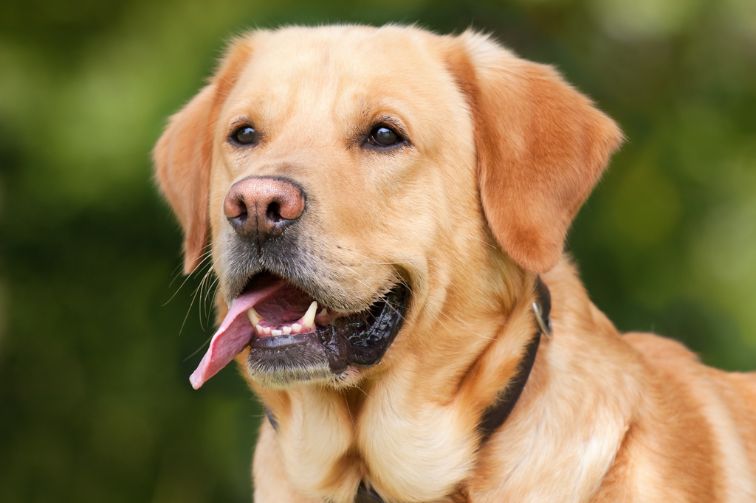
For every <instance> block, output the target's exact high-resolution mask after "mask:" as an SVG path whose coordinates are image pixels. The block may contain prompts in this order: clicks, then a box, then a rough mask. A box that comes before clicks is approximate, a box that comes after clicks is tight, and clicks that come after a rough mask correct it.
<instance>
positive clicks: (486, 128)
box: [447, 31, 622, 272]
mask: <svg viewBox="0 0 756 503" xmlns="http://www.w3.org/2000/svg"><path fill="white" fill-rule="evenodd" d="M448 42H450V43H449V45H448V46H447V47H448V52H447V63H448V65H449V69H450V71H451V72H452V74H453V75H454V77H455V79H456V80H457V83H458V85H459V86H460V88H461V89H462V91H463V92H464V93H465V95H466V97H467V99H468V103H469V105H470V108H471V112H472V115H473V121H474V127H475V143H476V149H477V155H478V179H479V187H480V198H481V202H482V206H483V211H484V213H485V217H486V219H487V221H488V225H489V226H490V228H491V231H492V233H493V235H494V237H495V238H496V240H497V241H498V243H499V245H500V246H501V247H502V249H503V250H504V251H505V252H506V253H507V254H508V255H509V256H510V257H511V258H512V259H513V260H514V261H515V262H517V263H518V264H519V265H520V266H522V267H523V268H525V269H527V270H529V271H534V272H544V271H546V270H548V269H550V268H551V267H553V266H554V264H556V262H557V261H558V260H559V257H560V256H561V254H562V249H563V247H564V241H565V237H566V234H567V230H568V228H569V226H570V224H571V222H572V220H573V218H574V217H575V214H576V213H577V211H578V210H579V209H580V206H581V205H582V204H583V202H584V201H585V199H586V198H587V197H588V194H589V193H590V192H591V189H592V188H593V186H594V185H595V184H596V182H597V181H598V179H599V178H600V176H601V173H602V172H603V170H604V168H605V167H606V165H607V163H608V160H609V156H610V155H611V154H612V152H614V150H616V149H617V147H618V146H619V144H620V143H621V141H622V133H621V131H620V130H619V128H618V127H617V125H616V124H615V123H614V121H612V120H611V119H610V118H609V117H607V116H606V115H605V114H603V113H602V112H601V111H599V110H598V109H596V108H595V107H594V106H593V104H592V103H591V101H590V100H589V99H588V98H586V97H585V96H584V95H582V94H580V93H579V92H578V91H576V90H575V89H574V88H572V87H571V86H570V85H569V84H567V83H566V82H565V81H564V80H563V79H562V78H561V77H560V76H559V74H558V73H557V72H556V71H554V70H553V69H552V68H551V67H548V66H544V65H539V64H536V63H531V62H529V61H526V60H523V59H520V58H518V57H516V56H515V55H513V54H512V53H510V52H509V51H507V50H505V49H504V48H502V47H501V46H499V45H498V44H497V43H495V42H493V41H492V40H491V39H489V38H488V37H485V36H483V35H479V34H476V33H473V32H470V31H468V32H465V33H464V34H462V35H460V36H459V37H456V38H453V39H451V40H448Z"/></svg>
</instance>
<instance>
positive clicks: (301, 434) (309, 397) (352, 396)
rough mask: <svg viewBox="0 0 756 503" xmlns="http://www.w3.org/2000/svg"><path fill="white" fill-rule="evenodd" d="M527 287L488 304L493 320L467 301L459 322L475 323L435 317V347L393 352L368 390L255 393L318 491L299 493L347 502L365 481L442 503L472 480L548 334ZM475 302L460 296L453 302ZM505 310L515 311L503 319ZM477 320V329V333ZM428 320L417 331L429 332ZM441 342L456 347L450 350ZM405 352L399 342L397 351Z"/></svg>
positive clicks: (388, 493)
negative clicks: (513, 388) (485, 426)
mask: <svg viewBox="0 0 756 503" xmlns="http://www.w3.org/2000/svg"><path fill="white" fill-rule="evenodd" d="M520 280H521V281H522V282H523V283H524V284H527V285H528V286H526V287H524V288H523V287H522V286H520V287H519V288H521V290H520V291H521V292H525V293H524V294H522V295H521V297H519V298H516V297H513V298H501V297H499V298H496V297H493V296H492V297H490V298H491V302H490V303H488V304H486V303H483V306H482V310H483V312H481V308H480V306H481V303H480V302H462V303H460V304H458V306H457V307H458V310H457V311H451V313H461V314H467V315H468V316H467V317H465V316H459V315H451V316H450V315H449V314H446V315H444V316H435V317H434V318H435V324H432V325H430V326H426V327H425V334H424V335H425V336H426V338H425V343H424V344H423V343H422V342H421V343H416V344H418V345H417V346H416V347H414V348H408V349H410V351H401V353H402V354H404V355H407V354H409V355H412V357H410V358H403V359H402V360H401V361H393V360H392V358H391V357H392V352H391V351H389V353H388V354H387V357H386V360H385V362H384V363H383V364H382V365H381V366H380V368H378V369H376V371H375V372H374V373H373V374H372V375H371V376H370V378H369V379H366V380H365V381H364V382H362V383H360V385H359V387H354V388H349V389H341V390H339V389H327V388H323V387H321V386H310V385H303V386H299V387H296V388H292V389H290V390H286V391H271V390H266V389H259V388H258V387H256V386H255V389H256V391H257V392H258V394H259V395H260V396H261V398H262V400H263V402H264V404H265V405H266V406H267V407H268V408H270V410H271V411H272V413H273V415H274V416H275V417H276V421H277V422H278V423H279V424H278V432H277V435H278V436H279V437H282V438H281V442H280V445H281V448H282V457H283V462H284V465H285V469H286V472H288V473H291V474H294V473H296V474H297V475H296V477H292V478H295V479H296V481H298V482H300V483H301V482H303V481H305V480H307V479H310V480H311V482H310V483H308V486H309V487H301V488H299V489H300V490H302V491H303V492H305V493H310V494H312V493H313V492H314V493H316V494H322V495H324V496H325V495H330V496H331V497H333V495H334V494H336V495H338V494H343V495H344V498H345V499H344V501H347V499H348V498H347V496H346V495H347V494H350V491H351V494H352V495H353V494H354V489H355V487H356V485H357V484H359V483H360V482H361V481H363V480H365V481H368V483H369V484H371V485H373V486H375V487H377V488H379V490H381V492H382V494H383V495H384V496H385V497H386V498H388V499H392V498H396V497H398V496H399V495H400V494H415V495H416V497H421V498H423V499H428V500H433V499H436V498H438V497H439V496H441V495H445V494H449V493H451V492H453V491H455V490H456V488H457V487H458V486H459V484H460V483H461V482H462V481H463V480H464V479H465V477H466V476H467V473H468V472H469V469H470V464H469V460H474V459H475V457H476V452H477V451H478V449H479V443H480V439H481V432H480V429H479V428H480V422H481V419H482V418H483V417H484V413H485V411H486V409H487V408H488V407H490V406H491V404H493V403H495V402H496V401H497V398H499V397H500V393H501V392H502V389H504V388H505V387H506V385H507V383H509V382H510V380H511V379H512V378H513V376H515V375H517V374H518V371H519V370H520V368H519V365H520V362H521V361H522V359H523V355H524V354H525V353H526V352H527V350H526V348H527V346H528V344H529V343H530V342H531V341H532V340H533V334H534V333H536V332H537V330H538V323H537V322H536V320H535V318H534V316H533V314H532V310H531V309H532V307H531V306H532V304H533V302H534V301H536V300H537V294H536V292H535V289H534V285H535V277H534V276H523V277H521V278H520ZM470 295H471V292H469V291H461V290H459V291H457V292H456V294H455V295H452V296H447V298H446V299H445V300H447V301H450V300H452V301H454V300H457V299H466V298H469V296H470ZM478 295H480V293H478ZM502 304H509V308H508V309H506V310H503V309H502ZM468 306H477V308H478V311H477V312H472V311H466V309H472V308H473V307H468ZM469 319H475V320H476V322H475V325H474V326H471V325H470V324H469V322H468V320H469ZM423 321H424V320H419V321H418V322H417V323H416V325H417V326H419V327H422V326H423ZM442 333H443V335H442ZM415 335H417V334H415ZM422 340H423V338H422V337H414V338H413V341H422ZM438 341H455V342H454V343H453V345H451V346H446V347H443V346H440V345H439V344H438ZM434 342H436V344H434ZM403 343H407V342H406V341H402V340H401V339H399V340H397V342H396V343H395V344H403ZM396 353H399V352H398V351H397V352H396ZM287 437H288V438H287ZM294 438H296V439H297V441H296V442H293V441H292V439H294ZM325 439H329V441H328V442H325ZM303 444H307V445H303ZM294 446H296V447H294ZM303 453H308V454H303ZM355 453H359V454H357V455H355ZM396 460H401V463H400V464H397V462H396ZM402 465H406V467H413V469H411V470H410V469H406V470H405V469H401V466H402ZM304 473H308V474H310V476H308V477H303V474H304ZM338 474H341V475H340V476H338ZM431 474H432V479H429V478H428V477H429V475H431ZM379 476H382V477H383V478H382V479H381V478H378V477H379ZM428 480H433V481H434V482H433V483H432V484H428ZM335 501H340V499H338V498H336V499H335Z"/></svg>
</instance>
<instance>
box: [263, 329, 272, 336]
mask: <svg viewBox="0 0 756 503" xmlns="http://www.w3.org/2000/svg"><path fill="white" fill-rule="evenodd" d="M263 330H264V331H265V335H270V332H271V329H270V327H263Z"/></svg>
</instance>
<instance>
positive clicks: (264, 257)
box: [155, 27, 619, 387]
mask: <svg viewBox="0 0 756 503" xmlns="http://www.w3.org/2000/svg"><path fill="white" fill-rule="evenodd" d="M618 141H619V132H618V130H617V129H616V127H615V126H614V124H613V123H612V122H611V120H609V119H608V118H606V117H605V116H604V115H602V114H601V113H600V112H598V111H597V110H595V109H594V108H593V107H592V106H591V104H590V103H589V102H588V100H586V99H585V98H584V97H582V96H581V95H580V94H578V93H577V92H576V91H574V90H573V89H571V88H570V87H569V86H567V85H566V84H564V83H563V82H562V81H561V80H560V79H559V77H558V76H557V75H556V74H555V73H554V72H553V71H551V70H550V69H548V68H546V67H542V66H539V65H535V64H532V63H528V62H526V61H523V60H521V59H518V58H516V57H515V56H513V55H512V54H510V53H508V52H506V51H504V50H503V49H501V48H499V47H498V46H496V45H495V44H494V43H492V42H490V41H489V40H487V39H485V38H484V37H480V36H477V35H474V34H469V33H466V34H464V35H462V36H460V37H439V36H436V35H433V34H429V33H427V32H424V31H421V30H417V29H410V28H399V27H386V28H378V29H375V28H367V27H334V28H318V29H306V28H287V29H283V30H278V31H274V32H267V31H262V32H255V33H252V34H251V35H249V36H246V37H244V38H241V39H239V40H237V41H235V42H234V43H233V44H232V45H231V48H230V49H229V51H228V54H227V56H226V58H225V59H224V60H223V62H222V64H221V65H220V68H219V70H218V72H217V74H216V76H215V77H214V78H213V79H212V81H211V83H210V84H209V85H208V86H207V87H205V88H204V89H203V90H202V91H201V92H200V94H198V95H197V96H196V97H195V98H194V99H193V100H192V101H191V102H190V103H189V104H188V105H187V106H186V107H185V108H184V109H183V110H182V111H181V112H180V113H179V114H177V115H176V116H174V118H173V119H172V121H171V124H170V125H169V127H168V128H167V130H166V132H165V133H164V135H163V137H162V138H161V140H160V142H159V143H158V146H157V147H156V153H155V159H156V164H157V177H158V181H159V183H160V186H161V188H162V190H163V192H164V193H165V195H166V197H167V198H168V200H169V202H170V203H171V204H172V206H173V207H174V210H175V211H176V213H177V215H178V217H179V220H180V221H181V223H182V226H183V228H184V231H185V237H186V239H185V245H184V246H185V269H186V271H187V272H189V271H191V270H193V269H194V268H195V267H196V265H197V263H198V262H199V261H200V259H201V256H202V250H203V248H204V246H205V243H206V241H207V240H208V239H209V240H210V243H211V245H212V261H213V267H214V269H215V273H216V274H217V276H218V278H219V302H218V305H219V310H220V314H221V315H225V317H224V319H223V320H222V322H221V327H220V329H219V331H218V332H217V333H216V336H215V337H214V339H213V341H212V343H211V347H210V349H209V350H208V353H207V354H206V355H205V358H204V359H203V362H202V363H201V364H200V367H199V368H198V369H197V371H196V372H195V374H194V376H193V381H192V382H193V384H194V385H195V387H198V386H200V385H201V384H202V383H203V382H204V381H205V380H207V379H208V378H210V377H211V376H212V375H213V374H214V373H215V372H217V371H218V370H219V369H220V368H222V367H223V366H224V365H225V364H227V363H228V362H229V361H230V360H231V359H233V358H234V357H237V356H239V357H240V358H244V359H245V360H246V361H247V369H248V371H249V373H250V375H251V377H252V378H253V379H255V380H257V381H258V382H261V383H263V384H268V385H288V384H291V383H292V382H295V381H302V380H320V381H325V382H328V383H333V384H338V383H344V382H346V383H352V382H354V381H355V380H357V379H360V378H361V377H363V376H364V374H365V373H366V372H370V369H371V368H372V367H373V366H374V365H375V364H376V363H378V362H379V361H382V360H383V361H385V362H390V360H391V359H392V358H394V359H395V358H399V359H401V358H402V353H407V352H413V351H418V350H420V351H421V350H422V348H423V347H424V346H425V345H428V344H440V345H446V346H448V347H449V348H451V349H450V350H451V351H453V348H454V347H455V346H458V345H463V344H466V343H467V342H466V341H465V337H464V334H446V335H445V336H444V337H445V338H446V339H445V340H438V339H437V338H438V337H440V335H438V334H441V333H443V331H434V327H435V326H436V325H437V324H439V323H442V322H443V319H444V318H445V317H446V318H449V317H451V318H460V317H464V316H466V315H470V316H473V315H477V314H479V313H472V312H469V313H468V312H465V311H464V309H467V306H468V303H467V302H466V301H465V299H467V298H469V297H470V296H476V295H477V296H481V295H485V296H488V297H490V299H491V301H490V302H480V301H478V302H475V303H474V305H475V306H476V308H478V309H487V310H491V311H496V310H500V309H501V308H502V306H501V305H500V304H501V302H506V299H508V298H511V296H512V295H515V293H514V292H513V288H512V287H511V282H513V281H515V282H516V281H519V278H520V277H521V276H522V275H523V273H527V272H538V271H542V270H545V269H547V268H548V267H550V266H551V265H553V263H554V262H555V261H556V260H557V259H558V257H559V255H560V253H561V249H562V243H563V240H564V234H565V232H566V230H567V227H568V226H569V223H570V221H571V219H572V217H573V216H574V214H575V213H576V211H577V209H578V208H579V206H580V204H581V203H582V201H583V200H584V199H585V197H586V196H587V194H588V192H589V191H590V188H591V187H592V185H593V184H594V183H595V181H596V180H597V178H598V176H599V175H600V172H601V170H602V169H603V167H604V165H605V163H606V161H607V158H608V155H609V153H610V151H611V150H612V149H613V148H615V146H616V145H617V143H618ZM481 244H482V245H481ZM503 299H504V300H503ZM450 308H454V309H456V310H457V312H449V311H448V310H449V309H450ZM460 310H463V311H461V312H460ZM434 334H437V335H434ZM434 337H435V338H434ZM395 339H396V342H395V343H394V340H395ZM392 343H394V344H393V346H392V350H391V351H390V352H389V354H386V352H387V350H388V349H389V346H390V345H392ZM250 348H251V350H250ZM384 356H385V358H384Z"/></svg>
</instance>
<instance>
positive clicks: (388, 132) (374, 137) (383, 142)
mask: <svg viewBox="0 0 756 503" xmlns="http://www.w3.org/2000/svg"><path fill="white" fill-rule="evenodd" d="M367 142H368V143H369V144H370V145H372V146H374V147H393V146H395V145H399V144H402V143H404V138H402V136H401V135H400V134H399V133H397V132H396V131H394V130H393V129H391V128H390V127H388V126H386V125H385V124H378V125H377V126H375V127H373V129H372V130H371V131H370V136H368V139H367Z"/></svg>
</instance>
